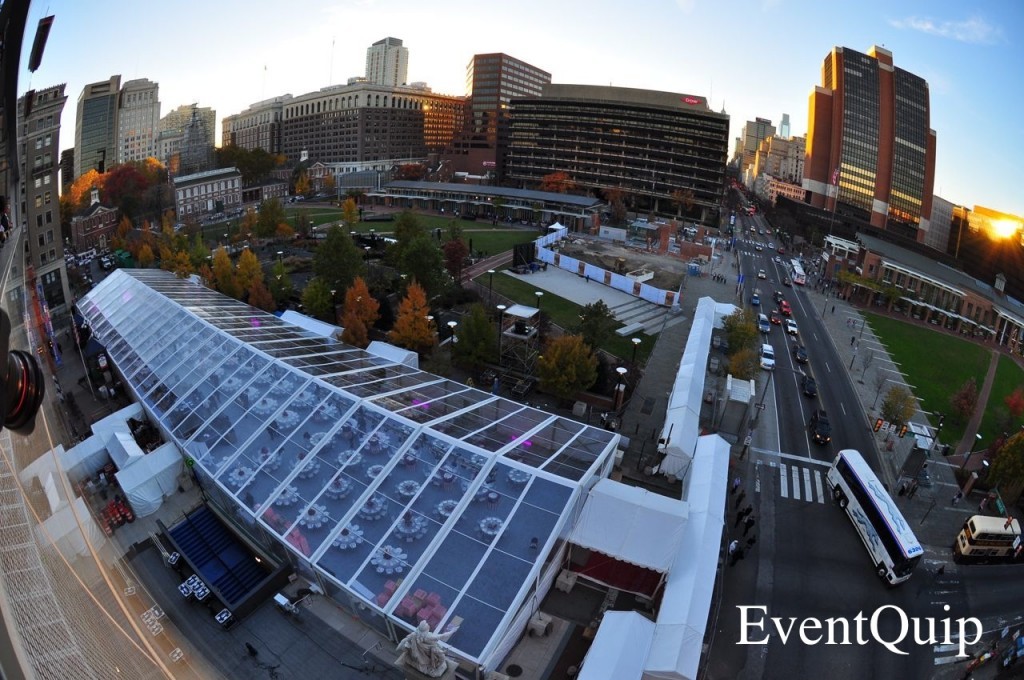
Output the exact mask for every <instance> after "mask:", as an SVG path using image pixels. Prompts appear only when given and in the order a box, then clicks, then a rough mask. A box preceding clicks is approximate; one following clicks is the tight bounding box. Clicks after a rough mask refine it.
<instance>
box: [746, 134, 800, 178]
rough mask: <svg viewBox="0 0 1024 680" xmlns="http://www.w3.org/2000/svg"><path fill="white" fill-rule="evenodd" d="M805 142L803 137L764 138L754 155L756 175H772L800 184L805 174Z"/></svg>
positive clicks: (754, 171) (754, 172)
mask: <svg viewBox="0 0 1024 680" xmlns="http://www.w3.org/2000/svg"><path fill="white" fill-rule="evenodd" d="M805 143H806V140H805V139H804V138H803V137H791V138H788V139H787V138H784V137H766V138H765V139H762V140H761V143H760V145H758V147H757V153H756V154H755V155H754V167H753V174H754V176H756V177H760V176H761V175H771V176H772V177H775V178H776V179H779V180H782V181H783V182H788V183H790V184H796V185H797V186H799V185H800V181H801V180H802V179H803V176H804V152H805Z"/></svg>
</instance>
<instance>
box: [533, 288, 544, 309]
mask: <svg viewBox="0 0 1024 680" xmlns="http://www.w3.org/2000/svg"><path fill="white" fill-rule="evenodd" d="M534 295H536V296H537V311H540V299H541V298H542V297H544V292H543V291H540V290H538V291H537V292H535V293H534Z"/></svg>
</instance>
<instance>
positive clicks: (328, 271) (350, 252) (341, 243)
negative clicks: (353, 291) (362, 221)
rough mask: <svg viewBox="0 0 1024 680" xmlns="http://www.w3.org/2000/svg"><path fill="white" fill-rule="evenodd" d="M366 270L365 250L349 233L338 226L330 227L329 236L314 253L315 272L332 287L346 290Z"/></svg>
mask: <svg viewBox="0 0 1024 680" xmlns="http://www.w3.org/2000/svg"><path fill="white" fill-rule="evenodd" d="M365 270H366V263H365V262H364V261H363V251H362V250H360V249H359V247H358V246H356V244H355V242H354V241H353V240H352V237H351V236H350V235H349V233H348V232H347V231H345V230H344V229H342V228H341V227H338V226H334V227H331V228H330V229H328V230H327V238H325V239H324V240H323V241H321V242H320V245H319V246H317V249H316V252H315V253H314V254H313V273H314V274H316V275H317V276H319V277H321V278H322V279H323V280H324V281H326V282H328V283H329V284H330V287H331V288H335V289H337V290H344V289H346V288H348V287H349V286H351V285H352V282H353V281H355V279H356V278H357V277H359V276H362V275H363V272H364V271H365Z"/></svg>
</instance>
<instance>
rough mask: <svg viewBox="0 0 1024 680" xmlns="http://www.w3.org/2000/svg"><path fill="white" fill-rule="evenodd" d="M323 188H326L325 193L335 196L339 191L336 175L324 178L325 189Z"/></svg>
mask: <svg viewBox="0 0 1024 680" xmlns="http://www.w3.org/2000/svg"><path fill="white" fill-rule="evenodd" d="M323 188H324V191H325V192H327V193H328V194H330V195H331V196H334V194H335V192H336V191H337V189H338V183H337V182H336V181H335V180H334V175H333V174H328V175H327V176H326V177H324V187H323Z"/></svg>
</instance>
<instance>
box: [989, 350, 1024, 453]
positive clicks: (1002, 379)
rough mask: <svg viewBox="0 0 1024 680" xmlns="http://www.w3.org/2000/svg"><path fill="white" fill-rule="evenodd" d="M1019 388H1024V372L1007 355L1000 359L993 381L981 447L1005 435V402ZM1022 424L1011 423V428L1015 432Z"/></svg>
mask: <svg viewBox="0 0 1024 680" xmlns="http://www.w3.org/2000/svg"><path fill="white" fill-rule="evenodd" d="M1018 387H1021V388H1024V370H1022V369H1021V367H1020V366H1018V365H1017V363H1016V362H1015V361H1014V360H1013V359H1011V358H1010V357H1008V356H1006V355H1005V354H1004V355H1003V356H1001V357H999V365H998V367H997V368H996V377H995V380H993V381H992V392H991V393H990V394H989V398H988V404H987V407H986V408H985V417H984V418H983V419H982V421H981V430H980V432H979V434H981V442H980V444H981V446H982V447H984V446H987V445H988V444H989V443H990V442H991V441H992V440H993V439H995V438H996V437H997V436H998V435H1000V434H1002V433H1003V430H1004V429H1005V428H1006V425H1007V424H1006V423H1005V422H1003V421H1002V415H1003V414H1005V413H1006V404H1005V403H1004V400H1005V399H1006V397H1007V396H1009V395H1010V394H1011V393H1012V392H1013V391H1014V390H1015V389H1017V388H1018ZM1020 425H1021V423H1011V424H1010V428H1011V429H1013V430H1015V429H1017V428H1018V427H1019V426H1020Z"/></svg>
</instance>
